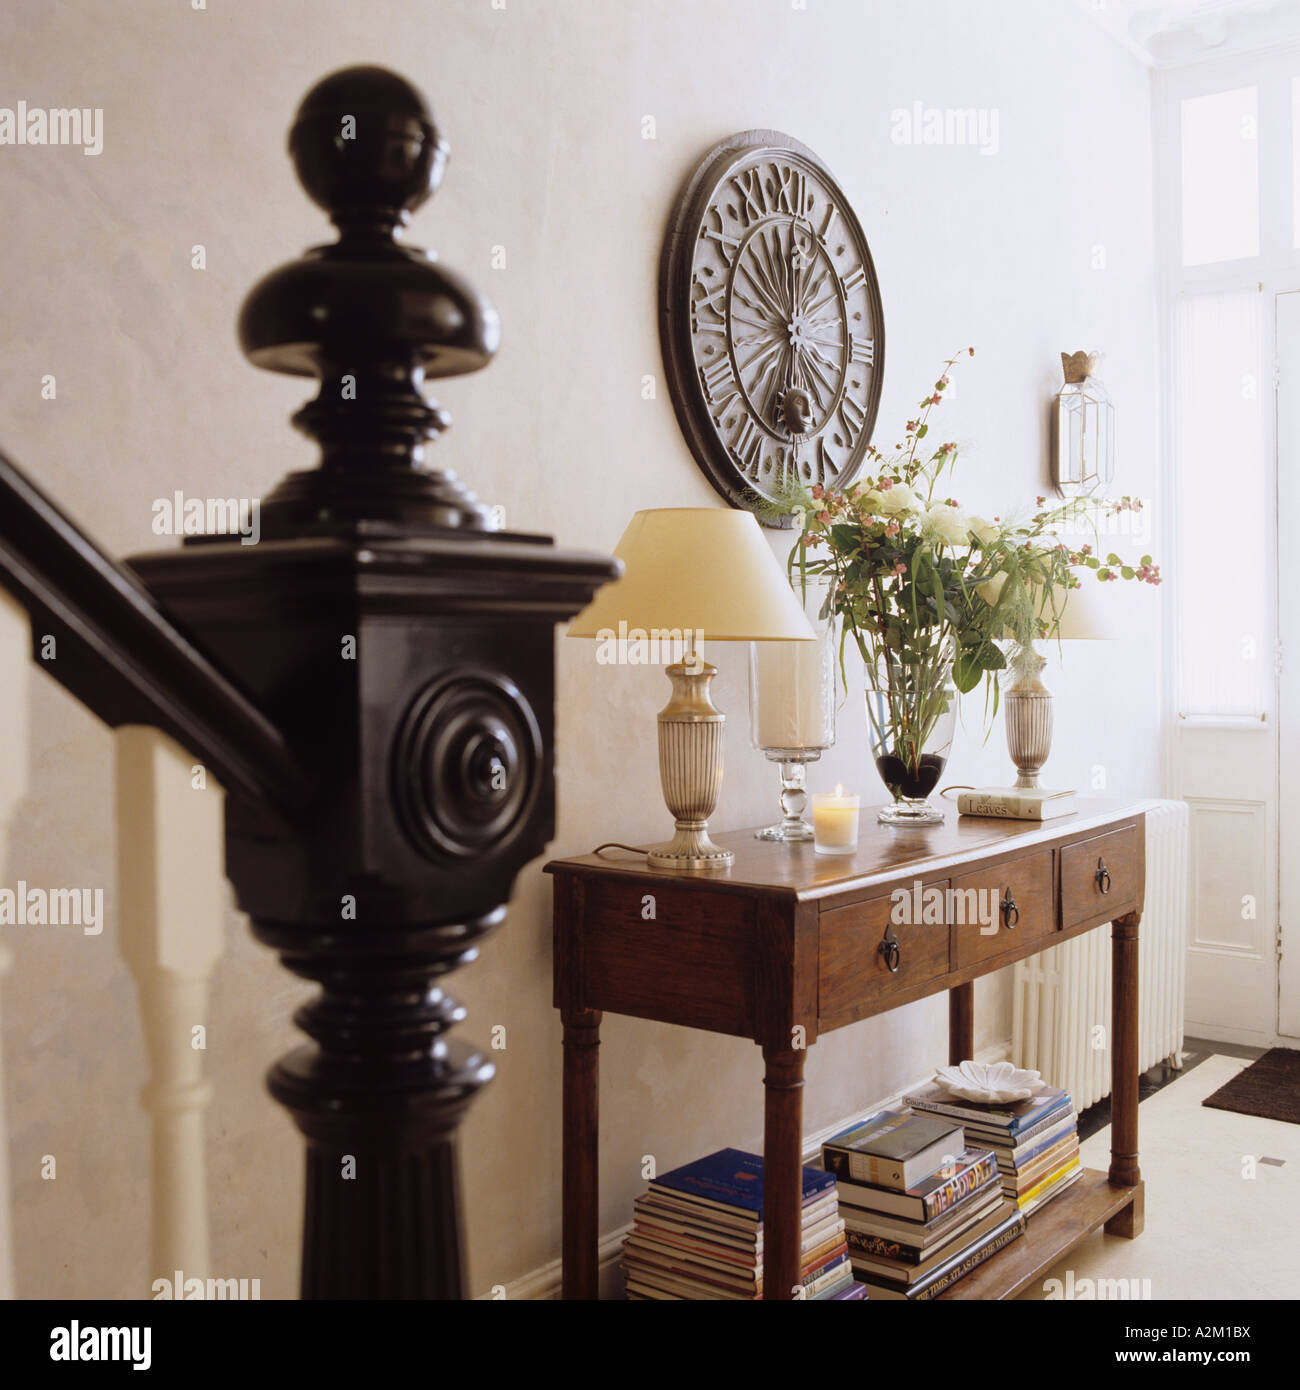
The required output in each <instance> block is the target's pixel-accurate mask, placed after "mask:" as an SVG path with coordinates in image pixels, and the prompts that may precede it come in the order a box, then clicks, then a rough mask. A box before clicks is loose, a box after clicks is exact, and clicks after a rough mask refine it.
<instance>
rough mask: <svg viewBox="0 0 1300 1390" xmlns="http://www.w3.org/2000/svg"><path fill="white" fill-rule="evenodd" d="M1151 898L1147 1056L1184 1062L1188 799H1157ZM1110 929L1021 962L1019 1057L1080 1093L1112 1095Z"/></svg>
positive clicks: (1078, 1102) (1141, 1030)
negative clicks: (1186, 800) (1185, 800)
mask: <svg viewBox="0 0 1300 1390" xmlns="http://www.w3.org/2000/svg"><path fill="white" fill-rule="evenodd" d="M1142 809H1143V810H1145V811H1146V825H1147V845H1146V850H1147V855H1146V904H1145V906H1144V907H1143V910H1142V926H1141V929H1140V933H1139V946H1138V953H1139V966H1140V976H1141V985H1140V991H1139V1001H1140V1007H1141V1014H1140V1019H1139V1027H1138V1052H1139V1056H1138V1065H1139V1066H1140V1067H1141V1068H1142V1070H1143V1071H1145V1070H1146V1069H1147V1068H1148V1067H1153V1066H1155V1064H1156V1063H1157V1062H1159V1061H1162V1060H1164V1059H1165V1058H1168V1059H1170V1061H1171V1062H1172V1063H1173V1065H1174V1066H1175V1067H1181V1066H1182V1061H1183V1057H1182V1048H1183V1002H1184V992H1185V978H1186V965H1187V887H1188V884H1187V873H1188V869H1187V825H1188V814H1187V803H1186V802H1184V801H1150V802H1147V803H1146V804H1145V805H1144V806H1143V807H1142ZM1110 955H1111V948H1110V932H1109V930H1108V929H1107V928H1105V927H1098V928H1096V930H1095V931H1090V932H1087V933H1085V934H1084V935H1083V936H1078V937H1075V938H1074V940H1073V941H1066V942H1063V943H1062V944H1061V945H1060V946H1053V947H1052V948H1051V950H1049V951H1041V952H1040V953H1039V954H1038V955H1036V956H1030V957H1029V959H1028V960H1023V961H1020V962H1018V963H1017V964H1016V966H1015V986H1014V994H1013V1005H1012V1024H1011V1056H1012V1059H1013V1060H1014V1062H1015V1064H1016V1065H1017V1066H1018V1067H1032V1068H1033V1069H1034V1070H1036V1071H1039V1072H1042V1074H1043V1077H1044V1079H1045V1080H1046V1081H1048V1082H1049V1083H1050V1084H1051V1085H1053V1086H1061V1087H1063V1088H1064V1089H1065V1090H1066V1091H1067V1092H1069V1094H1070V1095H1071V1096H1072V1097H1073V1098H1074V1104H1075V1109H1076V1110H1084V1109H1086V1108H1087V1107H1088V1106H1090V1105H1093V1104H1095V1103H1096V1102H1097V1101H1099V1100H1101V1098H1102V1097H1103V1096H1106V1095H1109V1094H1110V1055H1111V1054H1110Z"/></svg>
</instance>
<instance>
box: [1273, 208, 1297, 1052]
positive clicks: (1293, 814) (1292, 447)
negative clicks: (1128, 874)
mask: <svg viewBox="0 0 1300 1390" xmlns="http://www.w3.org/2000/svg"><path fill="white" fill-rule="evenodd" d="M1297 187H1298V188H1300V184H1298V185H1297ZM1277 514H1278V526H1279V533H1280V544H1279V546H1278V550H1279V555H1280V561H1281V571H1280V574H1279V579H1278V657H1279V660H1278V671H1279V678H1278V733H1279V740H1278V742H1279V759H1278V791H1279V795H1278V813H1279V837H1280V841H1281V848H1282V853H1281V854H1280V856H1279V861H1280V880H1279V885H1278V886H1279V895H1278V896H1279V904H1278V907H1279V914H1278V915H1279V921H1280V923H1281V928H1280V932H1279V938H1278V940H1279V947H1280V952H1281V956H1280V960H1279V962H1278V1000H1277V1005H1278V1007H1277V1014H1278V1017H1277V1031H1278V1033H1279V1035H1280V1036H1281V1037H1282V1038H1283V1039H1291V1040H1293V1041H1294V1040H1300V599H1297V597H1296V581H1297V573H1298V572H1297V570H1296V569H1295V568H1294V564H1293V562H1294V561H1295V559H1296V556H1295V552H1293V551H1291V550H1290V546H1291V544H1292V536H1293V527H1294V523H1295V522H1296V521H1298V520H1300V292H1294V293H1291V294H1279V295H1278V296H1277Z"/></svg>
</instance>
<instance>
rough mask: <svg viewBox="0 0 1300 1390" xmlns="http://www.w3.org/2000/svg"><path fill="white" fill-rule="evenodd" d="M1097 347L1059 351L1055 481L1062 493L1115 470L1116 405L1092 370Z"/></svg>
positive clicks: (1076, 490)
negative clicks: (1061, 375)
mask: <svg viewBox="0 0 1300 1390" xmlns="http://www.w3.org/2000/svg"><path fill="white" fill-rule="evenodd" d="M1099 360H1100V358H1099V356H1098V354H1097V353H1095V352H1074V353H1066V352H1063V353H1062V354H1061V367H1062V370H1063V371H1064V373H1065V385H1064V386H1062V387H1061V389H1060V391H1059V392H1058V393H1057V397H1056V400H1055V401H1054V402H1053V405H1052V482H1053V484H1054V485H1055V487H1056V490H1057V491H1058V492H1059V493H1060V494H1061V496H1062V497H1069V496H1072V495H1074V494H1075V493H1079V492H1087V491H1089V490H1090V489H1091V488H1092V487H1094V486H1096V485H1097V484H1105V483H1109V482H1110V481H1111V480H1112V479H1113V478H1114V476H1115V407H1114V406H1113V405H1112V404H1111V401H1110V395H1109V394H1108V392H1107V391H1106V388H1105V387H1104V386H1103V385H1102V384H1101V382H1100V381H1099V380H1098V379H1097V378H1096V377H1095V376H1093V375H1092V373H1093V371H1094V369H1095V368H1096V366H1097V363H1098V361H1099Z"/></svg>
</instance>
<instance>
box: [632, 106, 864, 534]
mask: <svg viewBox="0 0 1300 1390" xmlns="http://www.w3.org/2000/svg"><path fill="white" fill-rule="evenodd" d="M659 296H660V314H659V331H660V338H661V341H662V344H663V355H664V365H665V368H666V370H667V373H668V383H669V388H670V391H671V393H672V399H673V408H674V409H675V410H676V412H677V419H678V422H679V424H680V425H681V427H682V432H683V433H684V434H685V436H686V439H687V442H688V443H689V444H690V446H691V452H692V453H693V454H694V455H695V457H696V459H697V460H698V462H699V464H700V466H701V468H703V469H704V471H705V473H706V474H707V476H708V478H709V480H710V482H712V484H713V486H714V487H715V488H717V490H718V491H719V492H720V493H721V494H722V495H723V497H725V498H726V499H727V501H728V502H730V503H731V504H732V505H733V506H736V507H745V508H748V509H749V510H750V511H752V512H754V514H755V515H756V516H757V517H758V519H759V520H760V521H761V522H763V523H764V524H765V525H767V526H789V525H790V524H791V522H792V520H793V505H794V504H793V502H792V500H791V499H792V493H794V492H795V491H796V490H798V489H802V490H806V489H808V488H810V487H812V486H813V485H814V484H816V483H821V484H822V485H823V486H826V487H836V488H839V487H844V486H846V485H847V484H848V483H849V482H850V481H851V480H852V479H853V477H854V476H855V475H856V473H857V471H858V469H859V467H860V466H861V463H862V459H863V456H864V455H865V453H866V449H867V445H868V444H869V443H870V442H871V431H872V429H873V427H874V426H875V422H876V411H877V408H878V406H879V404H880V387H881V380H882V376H883V371H884V361H885V324H884V315H883V312H882V310H881V307H880V285H879V283H878V282H877V280H876V271H875V267H874V266H873V265H872V262H871V252H870V250H869V249H868V247H867V239H866V237H865V236H864V235H863V232H862V228H861V226H860V225H859V224H858V219H857V218H856V217H855V216H854V214H853V209H852V208H851V207H850V206H849V204H848V201H847V200H846V199H845V197H844V194H843V193H842V192H841V191H840V188H839V186H838V185H837V184H836V182H835V180H834V179H833V178H832V177H831V175H830V173H829V172H828V170H827V169H826V167H825V165H823V164H822V162H821V160H819V159H818V158H817V156H816V155H815V154H813V152H812V151H811V150H810V149H808V148H807V147H806V146H804V145H801V144H800V143H799V142H798V141H797V140H792V139H791V138H790V137H789V136H788V135H782V134H781V133H780V132H778V131H775V130H749V131H745V132H744V133H743V134H740V135H733V136H732V137H731V138H730V139H729V140H725V141H723V143H722V144H720V145H719V146H717V148H716V149H714V150H712V151H710V153H709V154H708V155H707V156H706V157H705V158H704V161H703V162H702V163H701V164H700V166H699V167H698V168H697V169H696V171H695V173H694V174H693V175H692V176H691V179H690V181H689V182H688V184H687V185H686V188H685V190H684V191H683V193H682V195H681V197H680V199H679V200H678V203H677V206H676V208H675V210H674V213H673V217H672V220H671V222H670V225H669V228H668V236H667V238H666V240H665V242H664V249H663V257H662V260H661V262H660V268H659Z"/></svg>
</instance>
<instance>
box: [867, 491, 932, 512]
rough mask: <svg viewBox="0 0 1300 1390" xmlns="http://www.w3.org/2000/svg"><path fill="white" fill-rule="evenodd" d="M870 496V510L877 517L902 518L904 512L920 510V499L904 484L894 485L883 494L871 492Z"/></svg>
mask: <svg viewBox="0 0 1300 1390" xmlns="http://www.w3.org/2000/svg"><path fill="white" fill-rule="evenodd" d="M871 496H872V499H873V500H872V502H871V504H870V505H871V510H872V511H873V512H875V513H877V515H879V516H902V515H903V513H904V512H919V511H920V510H921V499H920V498H919V497H918V496H917V495H916V493H914V492H913V491H912V489H911V488H910V487H908V485H907V484H906V483H895V484H894V486H893V487H889V488H886V489H885V490H884V492H873V493H872V494H871Z"/></svg>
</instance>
